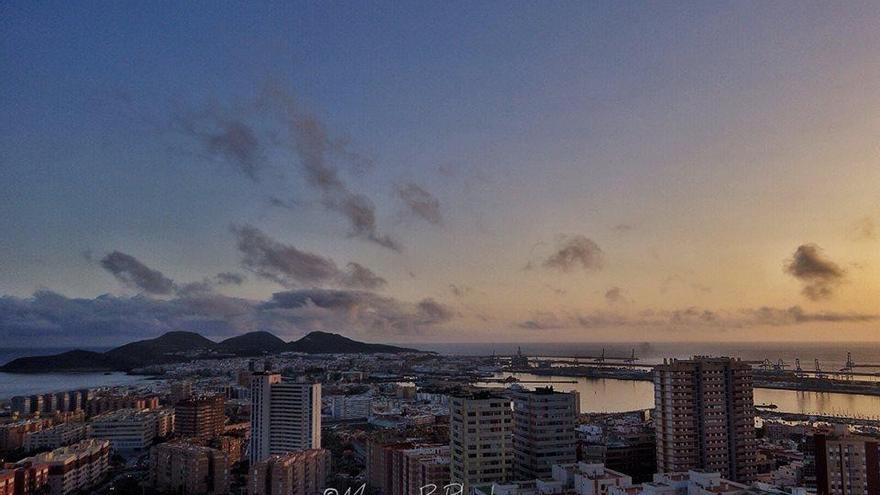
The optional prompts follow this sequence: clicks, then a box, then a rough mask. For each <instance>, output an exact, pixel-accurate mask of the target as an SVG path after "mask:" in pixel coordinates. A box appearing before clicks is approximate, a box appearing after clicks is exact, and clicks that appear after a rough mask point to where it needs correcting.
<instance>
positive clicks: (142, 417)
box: [90, 409, 174, 455]
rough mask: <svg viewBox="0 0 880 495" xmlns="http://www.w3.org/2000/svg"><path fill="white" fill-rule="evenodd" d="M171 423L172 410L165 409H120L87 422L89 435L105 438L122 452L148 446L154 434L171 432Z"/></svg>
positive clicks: (157, 436)
mask: <svg viewBox="0 0 880 495" xmlns="http://www.w3.org/2000/svg"><path fill="white" fill-rule="evenodd" d="M173 425H174V412H173V411H171V410H169V409H149V410H142V411H139V410H135V409H121V410H119V411H116V412H112V413H108V414H104V415H101V416H98V417H97V418H94V419H93V420H92V421H91V422H90V426H91V437H92V438H100V439H106V440H109V441H110V444H111V446H112V447H113V450H115V451H117V452H119V453H120V454H123V455H129V454H133V453H137V452H142V451H144V450H146V449H148V448H149V447H150V446H151V445H153V442H154V441H155V440H156V439H157V438H162V437H165V436H168V435H169V434H171V432H172V431H173Z"/></svg>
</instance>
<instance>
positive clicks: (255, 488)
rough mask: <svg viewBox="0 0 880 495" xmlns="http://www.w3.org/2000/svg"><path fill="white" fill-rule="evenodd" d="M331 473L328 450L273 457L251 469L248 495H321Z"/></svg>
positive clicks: (309, 450)
mask: <svg viewBox="0 0 880 495" xmlns="http://www.w3.org/2000/svg"><path fill="white" fill-rule="evenodd" d="M255 378H256V377H255ZM329 470H330V451H328V450H325V449H308V450H301V451H299V452H293V453H289V454H285V455H270V456H268V457H266V458H265V459H263V460H261V461H259V462H257V463H255V464H253V465H252V466H251V468H250V476H249V478H248V495H319V494H321V493H322V492H323V490H324V488H325V483H326V480H327V474H328V472H329Z"/></svg>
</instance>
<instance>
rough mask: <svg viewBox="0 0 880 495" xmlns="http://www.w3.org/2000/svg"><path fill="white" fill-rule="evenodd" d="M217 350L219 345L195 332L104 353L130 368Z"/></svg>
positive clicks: (169, 336)
mask: <svg viewBox="0 0 880 495" xmlns="http://www.w3.org/2000/svg"><path fill="white" fill-rule="evenodd" d="M216 349H217V343H216V342H214V341H212V340H209V339H207V338H205V337H202V336H201V335H199V334H197V333H195V332H168V333H165V334H162V335H160V336H159V337H156V338H155V339H148V340H139V341H137V342H131V343H129V344H125V345H123V346H120V347H117V348H115V349H111V350H109V351H107V352H106V353H104V354H105V355H106V356H108V357H110V358H111V359H113V360H114V361H116V362H119V363H123V365H124V366H127V367H129V368H137V367H140V366H146V365H148V364H158V363H171V362H175V361H180V360H181V358H183V357H193V356H194V355H198V354H204V353H205V352H208V351H213V350H216Z"/></svg>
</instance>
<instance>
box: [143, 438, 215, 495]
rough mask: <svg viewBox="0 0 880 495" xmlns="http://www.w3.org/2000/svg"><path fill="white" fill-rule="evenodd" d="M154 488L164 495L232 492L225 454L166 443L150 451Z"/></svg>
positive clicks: (208, 449) (213, 450)
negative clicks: (165, 494) (166, 494)
mask: <svg viewBox="0 0 880 495" xmlns="http://www.w3.org/2000/svg"><path fill="white" fill-rule="evenodd" d="M149 484H150V486H151V487H152V488H153V489H155V490H157V491H159V492H160V493H186V494H189V495H208V494H211V495H222V494H226V493H228V492H229V465H228V461H227V458H226V456H225V455H224V454H223V452H221V451H219V450H217V449H212V448H210V447H203V446H199V445H190V444H187V443H163V444H160V445H157V446H155V447H153V448H152V449H151V450H150V475H149Z"/></svg>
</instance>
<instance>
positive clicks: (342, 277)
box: [230, 225, 386, 289]
mask: <svg viewBox="0 0 880 495" xmlns="http://www.w3.org/2000/svg"><path fill="white" fill-rule="evenodd" d="M230 229H231V230H232V233H233V234H234V235H235V238H236V243H237V246H238V250H239V251H240V252H241V254H242V261H241V263H242V266H243V267H244V268H246V269H247V270H250V271H251V272H253V273H254V274H256V275H257V276H259V277H262V278H265V279H268V280H272V281H274V282H276V283H278V284H281V285H283V286H285V287H304V286H305V287H308V286H319V287H320V286H335V287H346V288H357V289H378V288H381V287H383V286H384V285H385V284H386V281H385V279H384V278H382V277H380V276H378V275H376V274H375V273H373V271H372V270H370V269H369V268H367V267H365V266H363V265H360V264H358V263H353V262H352V263H348V265H347V266H346V270H341V269H340V268H339V267H338V266H337V265H336V262H334V261H333V260H332V259H330V258H327V257H325V256H321V255H318V254H314V253H309V252H307V251H302V250H300V249H297V248H296V247H294V246H291V245H287V244H283V243H281V242H278V241H277V240H275V239H273V238H271V237H269V236H268V235H266V234H265V233H264V232H262V231H261V230H259V229H258V228H256V227H253V226H251V225H233V226H232V227H230Z"/></svg>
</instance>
